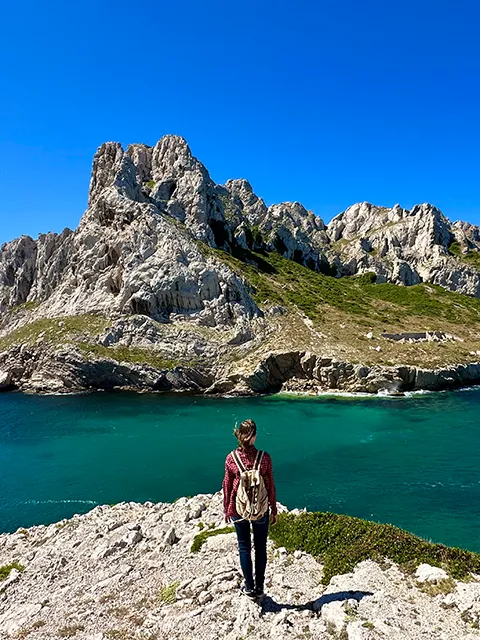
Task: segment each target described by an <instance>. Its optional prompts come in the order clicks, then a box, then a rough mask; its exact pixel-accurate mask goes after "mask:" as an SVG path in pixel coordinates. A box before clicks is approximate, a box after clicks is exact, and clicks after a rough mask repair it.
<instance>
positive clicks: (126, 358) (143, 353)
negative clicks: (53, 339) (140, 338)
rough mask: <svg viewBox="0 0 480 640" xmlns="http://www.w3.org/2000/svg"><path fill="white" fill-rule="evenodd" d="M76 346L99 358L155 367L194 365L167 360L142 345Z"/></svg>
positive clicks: (80, 343)
mask: <svg viewBox="0 0 480 640" xmlns="http://www.w3.org/2000/svg"><path fill="white" fill-rule="evenodd" d="M76 346H77V347H78V348H79V349H80V350H81V351H82V352H83V353H84V354H85V355H86V356H87V357H88V356H92V355H93V356H97V357H99V358H111V359H112V360H116V361H117V362H133V363H141V364H149V365H151V366H152V367H154V368H155V369H173V368H174V367H176V366H178V365H179V364H184V365H185V366H188V365H190V366H193V364H194V363H193V362H189V363H185V362H183V363H180V361H179V360H167V359H165V358H162V357H161V356H160V355H158V354H156V353H155V351H152V350H148V349H144V348H141V347H126V346H123V345H118V346H115V347H104V346H103V345H100V344H91V343H87V342H79V343H77V344H76Z"/></svg>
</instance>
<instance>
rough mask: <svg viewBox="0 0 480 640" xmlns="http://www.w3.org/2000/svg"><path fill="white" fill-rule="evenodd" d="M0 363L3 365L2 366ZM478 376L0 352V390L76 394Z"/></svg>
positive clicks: (354, 389)
mask: <svg viewBox="0 0 480 640" xmlns="http://www.w3.org/2000/svg"><path fill="white" fill-rule="evenodd" d="M2 369H3V370H2ZM478 383H480V362H472V363H470V364H457V365H454V366H451V367H445V368H439V369H435V370H432V369H421V368H418V367H413V366H402V365H399V366H382V365H372V366H366V365H362V364H351V363H348V362H341V361H337V360H334V359H333V358H327V357H321V356H318V355H315V354H313V353H310V352H304V351H278V352H268V353H267V354H265V355H264V356H263V357H262V359H261V360H260V362H257V363H256V362H253V363H251V364H249V365H245V364H244V363H242V362H241V363H239V364H237V365H235V364H233V365H229V366H228V367H223V368H222V367H217V368H211V367H209V366H208V364H206V363H205V364H204V365H203V366H196V367H195V366H191V367H189V366H175V367H172V368H168V369H167V368H165V369H160V368H155V367H153V366H151V365H145V364H140V363H131V362H130V363H129V362H118V361H116V360H112V359H109V358H94V359H92V358H86V357H85V355H84V354H83V353H82V352H80V351H79V350H78V349H75V347H74V346H72V345H68V346H65V347H64V348H58V349H57V350H56V351H55V352H53V353H52V352H51V351H49V350H48V349H42V348H38V347H30V348H28V347H25V346H24V345H18V346H16V347H14V348H12V349H10V351H9V352H8V353H7V354H3V358H2V359H0V390H3V391H9V390H20V391H25V392H29V393H45V394H48V393H78V392H82V391H91V390H105V389H109V390H110V389H111V390H114V389H116V390H128V391H143V392H157V391H185V392H191V393H201V394H215V395H239V396H241V395H256V394H267V393H275V392H279V391H287V392H302V393H308V394H311V395H316V394H321V393H326V392H331V391H333V392H340V393H341V392H345V393H370V394H381V395H399V394H403V393H405V392H409V391H419V390H428V391H442V390H446V389H455V388H460V387H467V386H471V385H475V384H478Z"/></svg>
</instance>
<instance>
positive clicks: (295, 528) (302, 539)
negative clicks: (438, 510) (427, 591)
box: [270, 513, 480, 584]
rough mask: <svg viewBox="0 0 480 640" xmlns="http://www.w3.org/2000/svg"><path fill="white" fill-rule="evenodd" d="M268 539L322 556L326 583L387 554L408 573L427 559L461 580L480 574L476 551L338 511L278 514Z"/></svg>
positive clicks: (479, 556)
mask: <svg viewBox="0 0 480 640" xmlns="http://www.w3.org/2000/svg"><path fill="white" fill-rule="evenodd" d="M270 538H271V539H272V540H273V541H274V542H275V543H276V544H277V545H278V546H279V547H280V546H281V547H285V548H286V549H287V551H290V552H293V551H296V550H297V549H300V550H301V551H305V552H307V553H310V554H311V555H313V556H315V557H316V558H318V560H319V561H320V562H321V563H322V564H323V565H324V572H323V578H322V581H323V582H324V584H328V582H329V581H330V579H331V578H332V577H333V576H335V575H339V574H342V573H349V572H351V571H352V570H353V569H354V567H355V566H356V565H357V563H359V562H361V561H363V560H367V559H372V560H376V561H382V560H383V559H384V558H388V559H389V560H391V561H393V562H395V563H397V564H399V565H401V566H403V567H404V568H405V569H406V570H408V571H414V570H415V569H416V568H417V567H418V565H419V564H421V563H423V562H426V563H428V564H432V565H434V566H439V567H442V568H444V569H445V570H446V571H448V572H449V573H450V575H451V576H452V577H454V578H457V579H462V578H466V577H468V576H469V574H470V573H471V572H474V573H479V572H480V554H478V553H473V552H471V551H465V550H463V549H458V548H455V547H446V546H445V545H443V544H436V543H433V542H428V541H427V540H423V539H422V538H419V537H418V536H415V535H413V534H412V533H409V532H408V531H404V530H402V529H398V528H397V527H394V526H393V525H391V524H378V523H376V522H369V521H367V520H361V519H360V518H354V517H352V516H346V515H337V514H334V513H302V514H300V515H294V514H287V513H282V514H279V517H278V522H277V524H276V525H275V526H274V527H272V528H271V529H270Z"/></svg>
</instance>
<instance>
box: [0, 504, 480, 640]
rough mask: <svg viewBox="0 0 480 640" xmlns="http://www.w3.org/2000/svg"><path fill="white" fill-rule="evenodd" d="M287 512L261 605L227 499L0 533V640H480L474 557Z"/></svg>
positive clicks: (479, 578) (113, 511) (364, 525)
mask: <svg viewBox="0 0 480 640" xmlns="http://www.w3.org/2000/svg"><path fill="white" fill-rule="evenodd" d="M279 511H280V516H279V522H278V524H277V525H275V526H273V527H271V530H270V537H271V539H270V540H269V542H268V557H269V562H268V566H267V575H266V578H267V580H266V592H267V595H266V596H265V597H264V599H263V600H261V601H260V602H258V603H257V602H252V601H251V600H249V599H248V598H246V597H244V596H241V595H240V594H239V590H238V587H239V585H240V581H241V575H240V572H239V566H238V558H237V553H238V552H237V544H236V537H235V533H232V528H231V527H228V526H227V527H226V526H225V524H224V522H223V503H222V495H221V494H220V493H216V494H213V495H212V494H207V495H198V496H194V497H191V498H180V499H179V500H177V501H176V502H175V503H173V504H167V503H152V502H146V503H144V504H139V503H134V502H128V503H125V502H124V503H119V504H116V505H103V506H97V507H95V508H94V509H93V510H92V511H90V512H89V513H86V514H83V515H76V516H73V518H71V519H68V520H62V521H60V522H57V523H54V524H50V525H48V526H44V525H41V526H36V527H31V528H29V529H18V530H17V531H16V532H15V533H10V534H0V638H2V640H3V639H5V640H6V639H13V638H16V639H21V638H29V639H30V640H51V638H76V639H78V640H131V639H136V640H164V639H165V640H167V639H169V640H171V639H178V640H189V639H191V640H197V639H201V638H206V639H212V638H225V639H226V640H244V639H249V640H250V639H251V640H264V639H275V640H277V639H280V638H281V639H283V638H292V639H293V638H299V639H303V640H305V639H312V640H335V639H337V640H383V639H385V640H479V639H480V631H479V622H480V555H478V554H474V553H470V552H467V551H462V550H460V549H453V548H449V547H445V546H443V545H437V544H433V543H429V542H426V541H424V540H421V539H420V538H417V537H415V536H413V535H411V534H408V533H407V532H405V531H402V530H401V529H397V528H396V527H393V526H391V525H379V524H375V523H369V522H367V521H364V520H359V519H357V518H352V517H349V516H335V515H334V514H320V513H318V514H310V513H306V512H302V511H299V510H294V511H290V512H288V511H287V509H286V508H285V507H282V506H281V505H280V506H279Z"/></svg>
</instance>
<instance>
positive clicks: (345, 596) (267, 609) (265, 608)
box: [259, 591, 373, 615]
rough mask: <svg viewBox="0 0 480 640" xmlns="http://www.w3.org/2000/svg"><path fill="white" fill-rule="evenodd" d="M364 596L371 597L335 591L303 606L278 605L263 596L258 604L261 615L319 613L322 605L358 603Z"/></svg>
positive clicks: (364, 594)
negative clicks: (281, 612)
mask: <svg viewBox="0 0 480 640" xmlns="http://www.w3.org/2000/svg"><path fill="white" fill-rule="evenodd" d="M365 596H373V592H372V591H336V592H335V593H326V594H324V595H323V596H320V597H319V598H317V599H316V600H309V601H308V602H305V603H304V604H291V603H284V604H282V603H280V602H276V601H275V600H274V599H273V598H272V597H271V596H265V597H264V598H263V600H262V601H261V602H260V603H259V604H260V608H261V610H262V611H261V614H260V615H263V614H265V613H280V611H283V610H285V609H290V610H293V611H305V610H310V611H317V612H318V611H320V610H321V609H322V607H323V605H324V604H328V603H329V602H336V601H340V602H342V601H343V600H356V601H357V602H360V600H361V599H362V598H365Z"/></svg>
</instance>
